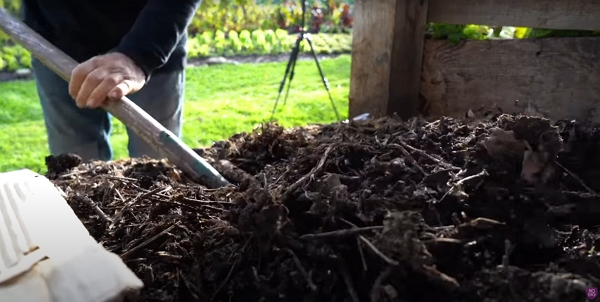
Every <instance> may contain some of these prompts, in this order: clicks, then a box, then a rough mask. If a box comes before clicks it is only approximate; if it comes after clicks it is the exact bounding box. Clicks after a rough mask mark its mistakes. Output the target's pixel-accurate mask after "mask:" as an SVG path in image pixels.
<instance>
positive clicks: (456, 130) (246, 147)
mask: <svg viewBox="0 0 600 302" xmlns="http://www.w3.org/2000/svg"><path fill="white" fill-rule="evenodd" d="M599 140H600V127H599V126H598V125H592V124H589V123H585V122H571V121H560V122H558V123H557V124H556V125H550V123H549V122H548V121H547V120H543V119H539V118H533V117H526V116H519V117H514V116H508V115H502V116H494V117H491V118H489V119H488V120H485V121H474V120H455V119H450V118H444V119H441V120H437V121H435V122H431V123H428V122H426V121H423V120H413V121H410V122H406V123H404V122H399V121H396V120H393V119H382V120H372V121H368V122H362V123H355V122H351V123H339V124H333V125H324V126H311V127H306V128H301V129H293V130H285V131H284V130H283V129H282V128H281V127H279V126H277V125H274V124H268V125H264V126H263V127H262V128H261V129H257V130H256V131H255V132H254V133H248V134H246V133H244V134H238V135H235V136H234V137H232V138H231V139H230V140H228V141H224V142H219V143H216V144H215V145H214V146H213V147H212V148H209V149H205V150H198V152H199V153H201V154H202V155H203V156H204V157H205V158H207V160H209V161H210V162H212V163H213V164H214V166H215V167H216V168H217V169H218V170H219V171H220V172H221V173H222V174H223V175H224V176H225V177H227V178H228V179H230V181H231V182H232V183H234V184H235V185H232V186H230V187H226V188H221V189H216V190H212V189H206V188H205V187H203V186H201V185H197V184H192V183H190V182H189V181H188V180H187V178H186V176H185V175H183V174H182V173H181V171H179V170H177V169H175V168H173V167H172V166H170V165H169V164H168V163H166V162H158V161H152V160H145V159H132V160H130V161H120V162H116V163H104V162H99V163H93V164H79V165H77V164H78V162H77V160H74V159H73V157H68V156H65V158H66V160H65V162H63V164H57V162H56V161H57V160H58V161H60V160H61V157H59V158H53V159H50V160H49V161H48V162H49V163H52V164H51V165H50V166H49V174H48V177H49V178H51V179H52V180H53V181H54V182H55V183H56V185H57V186H59V187H60V188H62V189H63V190H64V191H65V192H66V194H67V195H68V202H69V204H70V205H71V207H72V208H73V209H74V211H75V212H76V213H77V215H78V216H79V217H80V219H81V220H82V222H83V223H84V224H85V226H86V227H87V228H88V230H89V231H90V233H91V234H92V236H94V237H95V238H96V239H97V240H98V241H99V242H101V243H102V244H103V245H104V246H105V247H106V248H107V249H108V250H110V251H112V252H114V253H116V254H118V255H121V257H122V258H123V259H124V261H125V263H126V264H127V265H128V266H129V267H130V268H131V269H132V270H133V271H134V272H135V273H136V274H137V275H138V276H139V277H140V278H141V279H142V280H143V282H144V284H145V288H144V290H143V292H142V294H141V297H140V300H141V301H244V302H246V301H315V302H317V301H319V302H320V301H351V302H356V301H562V302H566V301H585V300H586V288H587V287H597V286H598V285H600V266H599V265H598V259H599V258H598V256H599V252H598V250H599V248H600V239H599V238H600V230H599V228H598V226H599V225H600V196H598V195H597V193H596V192H598V191H599V190H600V177H599V176H600V156H598V152H599V151H600V150H599V144H598V142H599ZM74 165H77V166H76V167H73V166H74ZM65 167H72V168H71V169H68V170H67V171H65ZM55 169H59V170H60V171H56V170H55ZM90 201H91V202H90Z"/></svg>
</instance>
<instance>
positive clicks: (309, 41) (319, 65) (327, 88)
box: [306, 37, 341, 121]
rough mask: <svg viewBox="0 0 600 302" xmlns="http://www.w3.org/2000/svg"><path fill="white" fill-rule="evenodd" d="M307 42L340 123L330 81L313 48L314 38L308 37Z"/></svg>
mask: <svg viewBox="0 0 600 302" xmlns="http://www.w3.org/2000/svg"><path fill="white" fill-rule="evenodd" d="M306 40H307V41H308V45H309V46H310V52H311V53H312V56H313V58H314V59H315V63H316V64H317V69H319V74H320V75H321V81H322V82H323V86H325V90H327V94H328V95H329V101H330V102H331V107H333V112H334V113H335V117H336V119H337V120H338V121H339V120H341V119H340V114H339V113H338V111H337V108H336V106H335V102H334V101H333V97H331V91H330V89H329V81H328V80H327V78H326V77H325V74H324V73H323V69H322V68H321V64H320V63H319V58H318V57H317V53H316V52H315V48H314V47H313V43H312V38H311V37H306Z"/></svg>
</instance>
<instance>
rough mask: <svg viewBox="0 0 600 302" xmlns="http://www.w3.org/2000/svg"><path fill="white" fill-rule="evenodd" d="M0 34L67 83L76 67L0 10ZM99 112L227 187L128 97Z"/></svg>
mask: <svg viewBox="0 0 600 302" xmlns="http://www.w3.org/2000/svg"><path fill="white" fill-rule="evenodd" d="M0 30H2V31H3V32H4V33H6V34H7V35H8V36H9V37H10V38H11V39H12V40H13V41H15V42H17V43H19V44H21V45H22V46H23V47H24V48H25V49H27V50H29V52H30V53H31V55H32V56H34V57H36V58H37V59H38V60H40V61H41V62H42V63H44V65H46V66H48V68H50V69H51V70H52V71H54V72H55V73H56V74H58V75H60V77H62V78H63V79H65V80H66V81H69V80H70V78H71V72H72V71H73V69H74V68H75V67H76V66H77V65H78V63H77V62H76V61H75V60H73V59H72V58H71V57H69V56H68V55H67V54H65V53H64V52H62V51H61V50H59V49H58V48H56V47H55V46H54V45H52V44H51V43H50V42H48V40H46V39H44V38H43V37H42V36H41V35H39V34H38V33H36V32H35V31H33V30H32V29H31V28H29V27H28V26H27V25H25V24H24V23H23V22H21V21H19V20H17V19H16V18H14V17H13V16H11V15H10V14H9V13H8V12H7V11H6V10H5V9H3V8H0ZM101 108H102V109H104V110H106V111H108V112H109V113H110V114H111V115H113V116H114V117H116V118H117V119H118V120H120V121H121V122H122V123H123V124H125V125H126V126H128V127H129V128H131V129H133V131H134V132H135V133H136V134H138V135H139V136H140V137H141V138H142V139H143V140H144V141H146V142H147V143H148V144H149V145H150V146H152V147H153V148H154V149H155V150H157V151H158V152H159V153H160V154H161V155H162V156H164V157H166V158H167V159H169V161H171V162H172V163H173V164H175V165H176V166H178V167H179V168H180V169H181V170H183V171H184V172H186V173H188V174H189V175H191V176H192V177H194V178H196V179H198V180H201V181H202V182H204V183H205V184H206V185H207V186H208V187H210V188H218V187H224V186H227V185H228V184H229V182H228V181H227V180H226V179H225V178H224V177H223V176H222V175H221V174H219V172H217V170H215V168H213V167H212V166H211V165H210V164H209V163H208V162H206V161H205V160H204V159H203V158H202V157H200V156H199V155H198V154H197V153H196V152H194V151H193V150H192V149H191V148H190V147H188V146H187V145H186V144H185V143H183V142H182V141H181V140H180V139H179V138H178V137H177V136H175V135H174V134H173V133H172V132H171V131H169V130H168V129H167V128H165V127H164V126H162V125H161V124H160V123H159V122H157V121H156V120H155V119H154V118H152V117H151V116H150V115H149V114H148V113H146V112H145V111H144V110H142V109H141V108H140V107H139V106H137V105H136V104H135V103H133V102H132V101H131V100H130V99H128V98H127V97H123V98H122V99H121V100H119V101H113V100H110V99H109V100H107V101H106V102H105V105H104V106H102V107H101Z"/></svg>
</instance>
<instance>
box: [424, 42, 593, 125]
mask: <svg viewBox="0 0 600 302" xmlns="http://www.w3.org/2000/svg"><path fill="white" fill-rule="evenodd" d="M424 49H425V53H424V61H423V74H422V82H421V94H422V96H423V98H424V99H425V101H426V103H427V105H426V113H428V114H429V115H432V116H442V115H446V116H464V115H465V114H466V113H467V112H468V110H469V109H472V110H477V109H479V108H481V107H485V108H490V107H493V106H494V104H496V105H498V106H500V107H501V108H502V109H503V111H504V112H506V113H513V112H515V113H516V112H519V113H521V112H527V113H530V114H536V115H541V116H544V117H547V118H550V119H563V118H564V119H590V120H593V121H600V85H598V83H600V38H598V37H587V38H548V39H536V40H533V39H532V40H494V41H466V42H462V43H460V44H458V45H452V44H450V43H448V42H446V41H439V40H427V41H426V42H425V48H424ZM517 101H518V102H517Z"/></svg>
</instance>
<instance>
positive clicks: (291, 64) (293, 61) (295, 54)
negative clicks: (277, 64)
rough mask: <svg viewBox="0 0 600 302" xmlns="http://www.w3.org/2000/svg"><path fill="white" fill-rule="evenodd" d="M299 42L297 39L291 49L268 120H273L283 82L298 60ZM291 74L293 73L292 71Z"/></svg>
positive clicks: (299, 39)
mask: <svg viewBox="0 0 600 302" xmlns="http://www.w3.org/2000/svg"><path fill="white" fill-rule="evenodd" d="M300 42H301V38H300V37H298V39H297V40H296V44H295V45H294V48H292V52H291V53H290V58H289V59H288V62H287V66H286V67H285V74H284V75H283V79H282V80H281V83H280V84H279V92H278V94H277V98H276V99H275V104H274V105H273V110H272V111H271V118H270V120H273V116H275V110H277V104H278V103H279V98H280V97H281V93H282V92H283V87H284V86H285V82H286V80H287V78H288V74H290V70H293V69H292V68H294V66H295V65H296V59H297V58H298V51H299V50H300ZM292 74H293V71H292ZM292 77H293V76H292V75H290V81H291V80H292ZM288 91H289V85H288Z"/></svg>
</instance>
